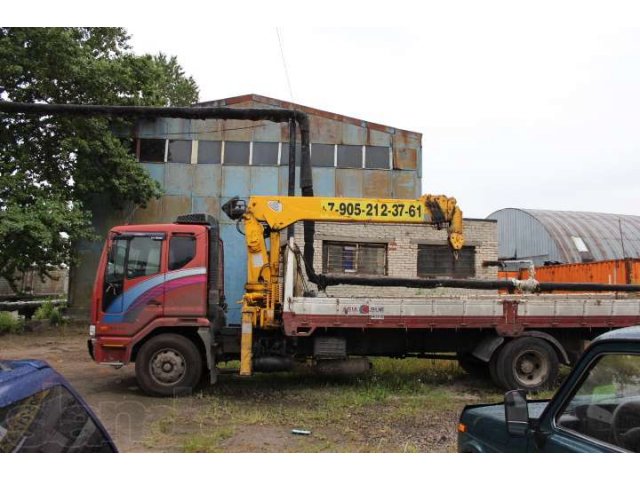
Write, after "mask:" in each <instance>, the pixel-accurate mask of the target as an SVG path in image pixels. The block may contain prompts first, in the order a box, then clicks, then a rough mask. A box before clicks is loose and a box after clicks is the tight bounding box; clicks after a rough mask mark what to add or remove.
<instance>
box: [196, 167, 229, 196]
mask: <svg viewBox="0 0 640 480" xmlns="http://www.w3.org/2000/svg"><path fill="white" fill-rule="evenodd" d="M193 168H194V170H193V172H194V178H193V193H194V195H205V196H219V195H220V189H221V179H222V172H221V170H222V167H221V166H220V165H194V166H193Z"/></svg>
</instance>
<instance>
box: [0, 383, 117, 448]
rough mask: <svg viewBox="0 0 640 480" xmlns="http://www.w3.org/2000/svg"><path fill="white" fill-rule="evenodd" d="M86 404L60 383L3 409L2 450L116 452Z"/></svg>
mask: <svg viewBox="0 0 640 480" xmlns="http://www.w3.org/2000/svg"><path fill="white" fill-rule="evenodd" d="M112 451H113V449H112V447H111V443H110V442H109V440H108V439H107V438H106V437H105V436H104V434H103V433H102V431H101V430H100V428H99V427H98V426H97V425H96V423H95V422H94V421H93V419H92V418H91V416H90V415H89V413H88V412H87V410H86V409H85V408H84V406H83V405H82V404H81V403H79V402H78V401H77V400H76V398H75V397H74V396H73V395H72V394H71V393H70V392H69V391H68V390H67V389H66V388H64V387H63V386H60V385H56V386H54V387H51V388H49V389H47V390H43V391H41V392H38V393H36V394H35V395H31V396H30V397H27V398H24V399H22V400H19V401H18V402H15V403H13V404H10V405H8V406H6V407H2V408H0V452H3V453H6V452H26V453H38V452H47V453H66V452H93V453H100V452H112Z"/></svg>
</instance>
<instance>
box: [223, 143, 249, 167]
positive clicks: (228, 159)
mask: <svg viewBox="0 0 640 480" xmlns="http://www.w3.org/2000/svg"><path fill="white" fill-rule="evenodd" d="M249 146H250V144H249V142H224V164H225V165H249Z"/></svg>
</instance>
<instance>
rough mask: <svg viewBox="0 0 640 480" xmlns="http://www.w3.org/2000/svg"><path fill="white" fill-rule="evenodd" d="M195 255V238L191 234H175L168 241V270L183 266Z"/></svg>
mask: <svg viewBox="0 0 640 480" xmlns="http://www.w3.org/2000/svg"><path fill="white" fill-rule="evenodd" d="M195 256H196V238H195V237H194V236H192V235H188V236H187V235H176V236H173V237H171V240H170V241H169V270H177V269H179V268H182V267H184V266H185V265H186V264H188V263H189V262H190V261H191V260H193V258H194V257H195Z"/></svg>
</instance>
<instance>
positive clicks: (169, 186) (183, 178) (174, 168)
mask: <svg viewBox="0 0 640 480" xmlns="http://www.w3.org/2000/svg"><path fill="white" fill-rule="evenodd" d="M165 168H166V176H165V187H164V189H165V192H166V193H167V194H168V195H187V196H188V195H191V192H192V191H193V166H192V165H185V164H181V163H167V164H166V165H165Z"/></svg>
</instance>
